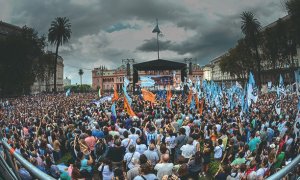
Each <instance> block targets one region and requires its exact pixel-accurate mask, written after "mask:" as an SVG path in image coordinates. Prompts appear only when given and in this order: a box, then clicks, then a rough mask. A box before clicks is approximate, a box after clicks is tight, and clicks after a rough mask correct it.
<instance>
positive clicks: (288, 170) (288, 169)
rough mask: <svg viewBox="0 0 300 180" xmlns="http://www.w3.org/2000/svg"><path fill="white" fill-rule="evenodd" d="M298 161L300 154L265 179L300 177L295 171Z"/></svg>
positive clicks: (299, 160)
mask: <svg viewBox="0 0 300 180" xmlns="http://www.w3.org/2000/svg"><path fill="white" fill-rule="evenodd" d="M299 163H300V155H298V156H297V157H296V158H295V159H293V160H292V162H290V163H289V164H287V165H286V166H284V167H283V168H282V169H280V170H279V171H278V172H276V173H275V174H273V175H272V176H270V177H268V178H267V180H279V179H282V178H285V179H300V177H299V176H298V173H297V168H298V167H299ZM291 177H292V178H291Z"/></svg>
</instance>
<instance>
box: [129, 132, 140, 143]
mask: <svg viewBox="0 0 300 180" xmlns="http://www.w3.org/2000/svg"><path fill="white" fill-rule="evenodd" d="M128 138H129V139H131V140H132V142H133V144H136V140H137V139H138V138H139V135H137V134H130V135H129V136H128Z"/></svg>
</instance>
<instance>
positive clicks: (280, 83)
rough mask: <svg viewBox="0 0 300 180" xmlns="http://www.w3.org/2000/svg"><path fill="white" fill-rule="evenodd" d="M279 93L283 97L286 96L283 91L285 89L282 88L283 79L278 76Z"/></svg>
mask: <svg viewBox="0 0 300 180" xmlns="http://www.w3.org/2000/svg"><path fill="white" fill-rule="evenodd" d="M278 88H279V93H281V94H283V95H286V91H285V87H284V82H283V78H282V76H281V74H280V76H279V87H278Z"/></svg>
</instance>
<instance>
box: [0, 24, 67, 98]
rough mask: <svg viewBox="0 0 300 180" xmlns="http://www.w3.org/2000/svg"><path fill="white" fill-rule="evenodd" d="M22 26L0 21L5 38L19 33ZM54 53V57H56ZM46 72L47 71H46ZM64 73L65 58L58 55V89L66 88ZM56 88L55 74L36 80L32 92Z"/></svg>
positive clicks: (2, 35)
mask: <svg viewBox="0 0 300 180" xmlns="http://www.w3.org/2000/svg"><path fill="white" fill-rule="evenodd" d="M21 30H22V28H20V27H18V26H15V25H12V24H9V23H6V22H2V21H0V38H5V37H7V36H8V35H10V34H16V33H19V32H20V31H21ZM54 56H55V55H54V54H53V58H54ZM45 73H46V72H45ZM63 75H64V63H63V58H62V57H60V56H58V58H57V67H56V87H57V91H63V90H64V87H63V86H64V83H63ZM53 88H54V79H53V76H50V77H48V78H45V80H43V81H39V80H36V81H35V82H34V83H33V85H32V86H31V93H32V94H37V93H40V92H44V91H47V92H50V91H52V90H53Z"/></svg>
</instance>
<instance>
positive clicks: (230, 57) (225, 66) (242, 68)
mask: <svg viewBox="0 0 300 180" xmlns="http://www.w3.org/2000/svg"><path fill="white" fill-rule="evenodd" d="M253 62H254V56H253V53H252V52H251V51H250V50H249V49H248V48H247V46H246V43H245V40H244V39H241V40H239V41H238V44H237V45H236V46H235V47H234V48H233V49H230V50H229V51H228V54H226V55H225V56H223V57H222V58H221V61H220V64H219V66H220V69H221V71H222V72H223V73H225V72H226V73H229V74H230V75H231V76H236V77H237V79H239V80H241V81H245V80H246V78H247V77H248V76H247V75H248V73H249V71H250V69H253V67H254V63H253Z"/></svg>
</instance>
